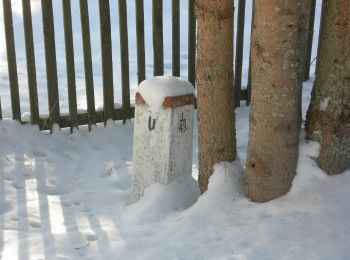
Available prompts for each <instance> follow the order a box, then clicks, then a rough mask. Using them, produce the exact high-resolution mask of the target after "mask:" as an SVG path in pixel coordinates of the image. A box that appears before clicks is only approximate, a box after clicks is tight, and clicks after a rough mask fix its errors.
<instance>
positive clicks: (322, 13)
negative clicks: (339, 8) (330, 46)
mask: <svg viewBox="0 0 350 260" xmlns="http://www.w3.org/2000/svg"><path fill="white" fill-rule="evenodd" d="M325 8H326V1H322V7H321V18H320V20H321V21H320V29H319V33H318V44H317V57H316V67H315V75H316V73H317V69H318V66H317V64H318V57H319V54H320V42H321V39H322V34H323V27H324V24H325V21H324V19H325V18H324V17H325V15H324V12H325Z"/></svg>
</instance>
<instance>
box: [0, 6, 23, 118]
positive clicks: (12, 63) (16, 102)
mask: <svg viewBox="0 0 350 260" xmlns="http://www.w3.org/2000/svg"><path fill="white" fill-rule="evenodd" d="M2 2H3V11H4V25H5V38H6V53H7V65H8V72H9V81H10V94H11V107H12V118H13V119H14V120H18V121H21V107H20V99H19V91H18V75H17V62H16V49H15V39H14V35H13V20H12V7H11V0H3V1H2Z"/></svg>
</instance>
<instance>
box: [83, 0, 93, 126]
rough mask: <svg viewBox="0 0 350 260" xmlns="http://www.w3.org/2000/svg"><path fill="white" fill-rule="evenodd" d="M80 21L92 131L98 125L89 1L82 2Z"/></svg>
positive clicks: (87, 101) (89, 118)
mask: <svg viewBox="0 0 350 260" xmlns="http://www.w3.org/2000/svg"><path fill="white" fill-rule="evenodd" d="M80 21H81V35H82V41H83V52H84V71H85V86H86V87H85V91H86V103H87V111H88V125H89V130H91V125H92V124H96V114H95V92H94V76H93V70H92V60H91V38H90V22H89V7H88V0H80Z"/></svg>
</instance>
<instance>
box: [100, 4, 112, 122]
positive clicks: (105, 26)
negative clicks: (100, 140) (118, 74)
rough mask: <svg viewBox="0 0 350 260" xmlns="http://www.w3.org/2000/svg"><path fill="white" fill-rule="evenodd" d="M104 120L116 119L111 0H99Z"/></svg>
mask: <svg viewBox="0 0 350 260" xmlns="http://www.w3.org/2000/svg"><path fill="white" fill-rule="evenodd" d="M99 9H100V27H101V55H102V78H103V79H102V81H103V106H104V121H105V123H106V122H107V120H108V119H114V93H113V61H112V39H111V17H110V10H109V0H99Z"/></svg>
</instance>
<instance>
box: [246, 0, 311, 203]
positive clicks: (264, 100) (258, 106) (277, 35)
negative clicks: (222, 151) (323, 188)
mask: <svg viewBox="0 0 350 260" xmlns="http://www.w3.org/2000/svg"><path fill="white" fill-rule="evenodd" d="M254 2H255V5H254V10H255V11H254V18H253V21H254V24H253V32H252V41H251V61H252V63H251V71H252V72H251V73H252V74H251V80H252V83H251V84H252V87H251V95H252V99H251V110H250V118H249V143H248V157H247V161H246V176H245V182H246V184H245V186H246V187H245V188H246V193H247V196H248V197H250V198H251V199H252V200H254V201H259V202H264V201H268V200H271V199H274V198H277V197H279V196H282V195H284V194H285V193H287V192H288V191H289V189H290V187H291V184H292V180H293V177H294V175H295V173H296V166H297V160H298V139H299V130H300V125H301V112H300V111H301V101H300V100H301V84H302V75H301V69H300V68H301V66H302V64H303V60H301V57H304V55H303V53H302V52H303V49H304V48H303V47H304V46H305V45H304V44H305V43H304V41H305V37H304V35H305V21H306V11H307V1H306V0H293V1H285V0H256V1H254Z"/></svg>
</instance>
